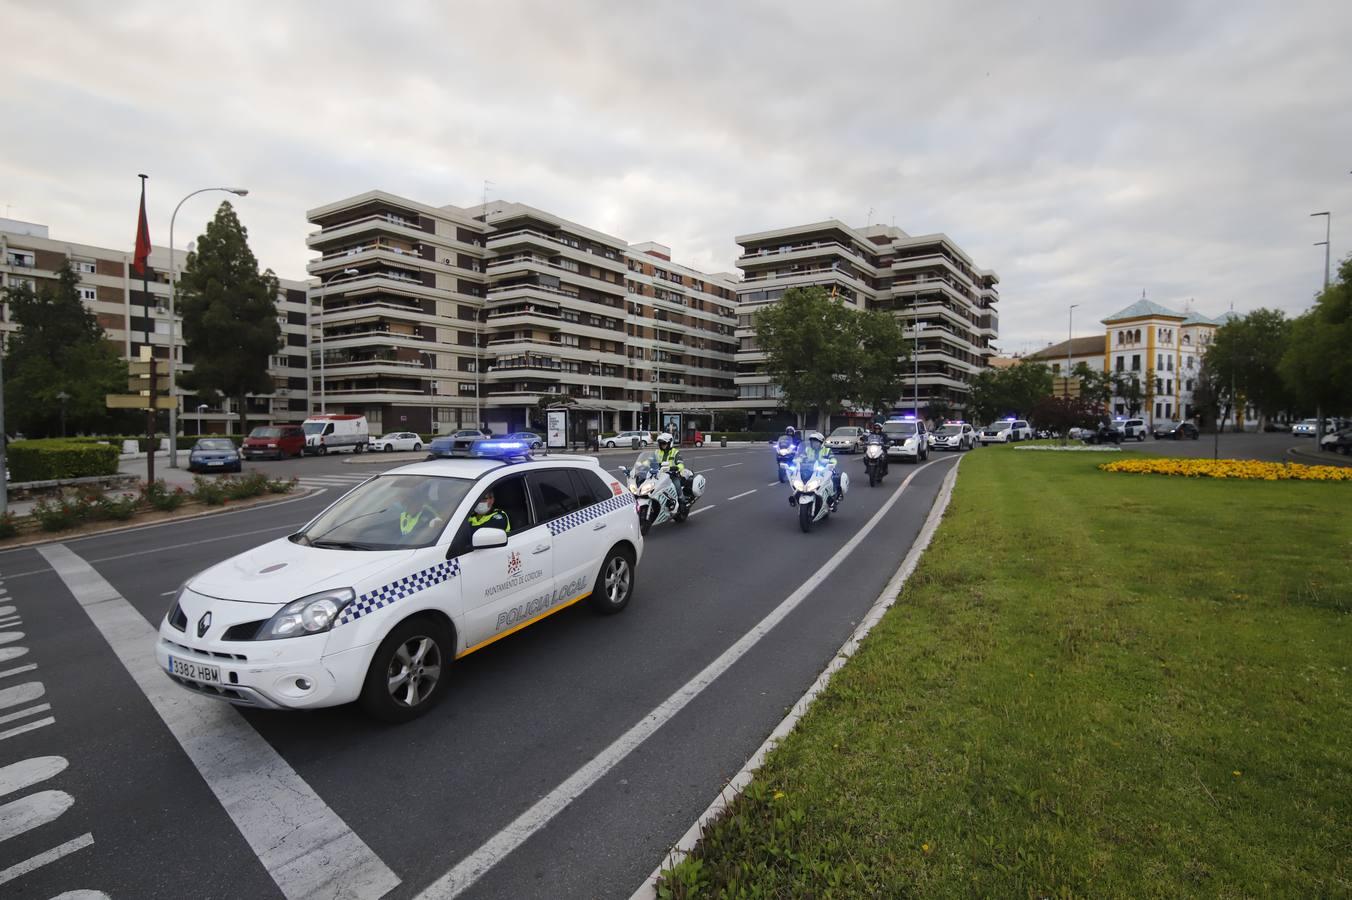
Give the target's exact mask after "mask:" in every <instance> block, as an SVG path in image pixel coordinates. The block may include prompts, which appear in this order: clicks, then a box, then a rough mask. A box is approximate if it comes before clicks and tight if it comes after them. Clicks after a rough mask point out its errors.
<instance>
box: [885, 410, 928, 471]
mask: <svg viewBox="0 0 1352 900" xmlns="http://www.w3.org/2000/svg"><path fill="white" fill-rule="evenodd" d="M883 438H884V439H885V440H886V441H887V456H888V458H889V459H891V458H892V457H897V458H899V459H909V460H910V461H911V462H914V463H918V462H920V461H921V460H924V459H929V437H928V436H927V435H926V434H925V423H923V422H920V421H918V420H917V419H916V418H915V417H914V416H903V417H901V418H898V419H888V420H887V421H886V422H884V423H883Z"/></svg>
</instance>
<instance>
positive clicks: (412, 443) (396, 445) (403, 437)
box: [366, 431, 423, 453]
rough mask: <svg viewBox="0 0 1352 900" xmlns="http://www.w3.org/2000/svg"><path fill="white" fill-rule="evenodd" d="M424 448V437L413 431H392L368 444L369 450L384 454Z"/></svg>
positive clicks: (370, 440) (371, 440) (374, 438)
mask: <svg viewBox="0 0 1352 900" xmlns="http://www.w3.org/2000/svg"><path fill="white" fill-rule="evenodd" d="M422 447H423V444H422V437H421V436H420V435H417V434H414V433H413V432H412V431H391V432H390V433H389V434H382V435H381V436H380V437H373V438H371V439H369V440H368V441H367V442H366V449H367V450H372V451H380V452H383V453H393V452H394V451H395V450H421V449H422Z"/></svg>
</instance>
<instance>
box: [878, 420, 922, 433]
mask: <svg viewBox="0 0 1352 900" xmlns="http://www.w3.org/2000/svg"><path fill="white" fill-rule="evenodd" d="M883 432H884V433H886V434H903V435H905V434H915V423H914V422H887V423H885V424H884V425H883Z"/></svg>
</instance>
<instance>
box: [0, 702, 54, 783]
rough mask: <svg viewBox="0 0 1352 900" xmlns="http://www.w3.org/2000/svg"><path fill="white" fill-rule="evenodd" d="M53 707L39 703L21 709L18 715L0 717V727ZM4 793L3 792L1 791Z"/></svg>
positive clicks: (48, 710) (10, 714)
mask: <svg viewBox="0 0 1352 900" xmlns="http://www.w3.org/2000/svg"><path fill="white" fill-rule="evenodd" d="M51 708H52V705H51V704H50V703H39V704H38V705H37V706H30V707H29V708H28V709H21V710H19V711H18V712H16V713H9V714H8V715H4V716H0V725H3V724H5V723H6V722H13V721H15V720H17V719H26V718H28V717H29V716H36V715H37V714H38V713H42V712H50V711H51ZM0 793H3V791H0Z"/></svg>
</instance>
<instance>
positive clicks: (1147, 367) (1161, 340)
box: [1103, 298, 1231, 425]
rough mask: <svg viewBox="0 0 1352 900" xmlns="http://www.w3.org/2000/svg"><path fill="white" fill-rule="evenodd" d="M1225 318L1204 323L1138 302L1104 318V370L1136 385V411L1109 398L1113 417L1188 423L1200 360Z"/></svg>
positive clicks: (1123, 401)
mask: <svg viewBox="0 0 1352 900" xmlns="http://www.w3.org/2000/svg"><path fill="white" fill-rule="evenodd" d="M1229 315H1231V314H1228V313H1227V314H1225V315H1224V316H1222V317H1221V318H1220V319H1210V318H1207V317H1206V316H1203V315H1201V314H1200V313H1196V312H1188V313H1182V312H1177V311H1176V310H1172V309H1169V308H1167V307H1164V306H1160V305H1159V304H1158V303H1153V302H1151V301H1149V300H1146V299H1144V298H1142V299H1141V300H1138V301H1136V302H1135V303H1133V304H1132V305H1131V306H1128V307H1127V308H1126V309H1123V310H1121V311H1120V312H1118V313H1115V314H1114V315H1111V316H1109V317H1108V318H1106V319H1104V320H1103V324H1104V326H1105V328H1106V331H1105V333H1104V337H1103V356H1104V361H1103V366H1104V371H1105V372H1110V373H1113V374H1114V375H1118V376H1121V377H1123V378H1127V379H1131V380H1132V381H1135V382H1136V383H1137V384H1139V385H1140V392H1139V393H1140V397H1139V401H1138V402H1139V404H1140V405H1139V412H1138V411H1136V410H1134V409H1133V405H1134V404H1133V402H1132V400H1130V399H1128V398H1126V397H1122V396H1114V397H1113V399H1112V412H1113V414H1114V415H1118V416H1127V415H1137V414H1139V415H1140V416H1141V417H1142V418H1144V419H1145V420H1146V422H1147V424H1149V425H1154V424H1156V423H1162V422H1170V421H1178V420H1186V419H1192V418H1193V417H1194V416H1195V414H1196V411H1195V410H1194V408H1193V393H1194V391H1195V390H1196V387H1197V376H1198V373H1199V372H1200V370H1201V367H1202V358H1203V357H1204V356H1205V355H1206V350H1207V347H1209V346H1210V345H1211V341H1212V339H1213V338H1214V337H1215V334H1216V329H1217V328H1219V327H1220V326H1221V325H1222V324H1224V322H1225V320H1226V319H1227V318H1228V317H1229Z"/></svg>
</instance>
